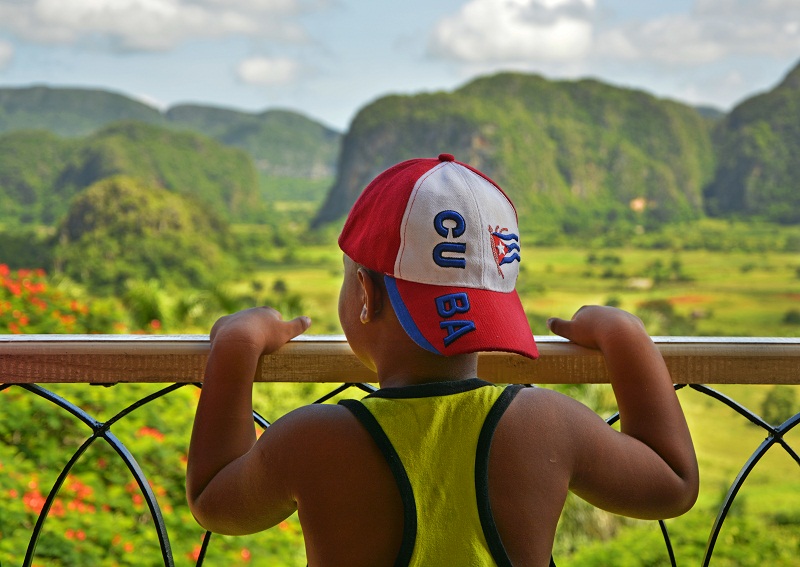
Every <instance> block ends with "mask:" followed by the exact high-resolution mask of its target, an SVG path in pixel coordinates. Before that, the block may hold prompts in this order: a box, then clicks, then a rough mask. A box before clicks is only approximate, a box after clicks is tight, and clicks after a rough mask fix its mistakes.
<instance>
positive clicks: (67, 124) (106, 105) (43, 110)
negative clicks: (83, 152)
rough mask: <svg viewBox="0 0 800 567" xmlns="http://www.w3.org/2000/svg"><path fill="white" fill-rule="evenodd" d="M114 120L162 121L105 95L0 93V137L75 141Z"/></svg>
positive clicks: (39, 90) (31, 90) (140, 106)
mask: <svg viewBox="0 0 800 567" xmlns="http://www.w3.org/2000/svg"><path fill="white" fill-rule="evenodd" d="M118 120H138V121H141V122H148V123H153V124H158V123H161V122H163V121H164V118H163V116H162V115H161V113H160V112H159V111H158V110H156V109H155V108H152V107H150V106H148V105H146V104H144V103H142V102H139V101H136V100H133V99H131V98H128V97H126V96H124V95H121V94H117V93H112V92H107V91H100V90H91V89H67V88H61V89H53V88H50V87H45V86H33V87H23V88H2V89H0V133H4V132H13V131H17V130H48V131H50V132H52V133H54V134H57V135H59V136H63V137H68V138H77V137H81V136H86V135H88V134H91V133H92V132H94V131H96V130H98V129H100V128H102V127H103V126H105V125H107V124H109V123H111V122H116V121H118Z"/></svg>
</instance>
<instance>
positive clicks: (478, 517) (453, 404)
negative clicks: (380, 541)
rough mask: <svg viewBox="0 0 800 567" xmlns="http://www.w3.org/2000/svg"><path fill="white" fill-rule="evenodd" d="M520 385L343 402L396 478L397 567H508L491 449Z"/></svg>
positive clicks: (425, 390) (450, 386)
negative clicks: (493, 491)
mask: <svg viewBox="0 0 800 567" xmlns="http://www.w3.org/2000/svg"><path fill="white" fill-rule="evenodd" d="M520 388H521V386H508V387H505V388H503V387H499V386H495V385H493V384H491V383H489V382H484V381H482V380H479V379H477V378H474V379H468V380H457V381H452V382H437V383H429V384H421V385H416V386H407V387H402V388H384V389H382V390H378V391H377V392H374V393H372V394H370V395H369V396H367V397H366V398H364V399H363V400H361V401H360V402H359V401H356V400H342V401H341V402H340V403H341V404H342V405H345V406H346V407H347V408H348V409H350V411H352V412H353V414H354V415H355V416H356V417H357V418H358V419H359V421H360V422H361V423H362V425H363V426H364V427H365V428H366V429H367V431H368V432H369V433H370V434H371V436H372V438H373V440H374V441H375V443H376V444H377V445H378V447H379V449H380V450H381V452H382V453H383V455H384V457H385V458H386V460H387V462H388V464H389V466H390V468H391V470H392V473H393V474H394V477H395V480H396V482H397V485H398V488H399V489H400V495H401V498H402V501H403V509H404V527H403V540H402V544H401V547H400V552H399V554H398V557H397V561H396V562H395V566H396V567H399V566H410V567H417V566H424V567H431V566H444V565H458V566H459V567H486V566H495V565H496V566H500V567H510V566H511V562H510V561H509V559H508V555H507V553H506V551H505V548H504V547H503V543H502V542H501V540H500V536H499V534H498V532H497V526H496V525H495V522H494V518H493V517H492V511H491V507H490V505H489V489H488V465H489V463H488V460H489V447H490V444H491V440H492V435H493V434H494V430H495V427H496V426H497V423H498V422H499V421H500V417H502V415H503V412H504V411H505V410H506V408H507V407H508V405H509V404H510V403H511V401H512V400H513V398H514V396H515V395H516V394H517V392H518V391H519V390H520Z"/></svg>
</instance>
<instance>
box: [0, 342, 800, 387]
mask: <svg viewBox="0 0 800 567" xmlns="http://www.w3.org/2000/svg"><path fill="white" fill-rule="evenodd" d="M653 340H654V341H655V342H656V344H657V345H658V347H659V349H660V350H661V353H662V355H663V356H664V359H665V360H666V362H667V366H668V367H669V370H670V373H671V375H672V380H673V382H674V383H676V384H798V383H800V371H799V369H800V338H736V337H724V338H720V337H654V338H653ZM537 344H538V346H539V351H540V353H541V357H540V358H539V359H538V360H535V361H534V360H529V359H527V358H523V357H520V356H516V355H510V354H505V353H484V354H481V356H480V358H479V367H478V373H479V375H480V377H481V378H483V379H485V380H489V381H493V382H498V383H517V384H527V383H536V384H575V383H606V382H608V375H607V373H606V369H605V365H604V363H603V359H602V357H601V356H600V354H599V353H598V352H596V351H592V350H589V349H585V348H582V347H579V346H576V345H573V344H571V343H568V342H567V341H565V340H564V339H561V338H558V337H537ZM208 350H209V343H208V337H207V336H204V335H177V336H176V335H173V336H168V335H5V336H3V335H0V380H1V381H2V382H6V383H34V382H35V383H40V384H44V383H73V382H87V383H93V384H111V383H121V382H172V383H183V382H201V381H202V379H203V369H204V367H205V361H206V357H207V356H208ZM258 373H259V375H258V377H257V379H256V380H257V381H263V382H374V381H375V375H374V374H372V373H371V372H370V371H368V370H367V369H366V368H365V367H364V366H363V365H362V364H361V363H360V362H359V361H358V360H357V359H356V357H355V356H354V355H353V353H352V351H351V350H350V347H349V346H348V345H347V343H346V342H345V341H344V339H343V337H341V336H313V335H312V336H301V337H298V338H296V339H294V340H293V341H291V342H290V343H289V344H287V345H285V346H284V347H283V348H281V349H280V350H279V351H278V352H276V353H274V354H273V355H271V356H269V357H264V358H262V360H261V364H260V365H259V369H258Z"/></svg>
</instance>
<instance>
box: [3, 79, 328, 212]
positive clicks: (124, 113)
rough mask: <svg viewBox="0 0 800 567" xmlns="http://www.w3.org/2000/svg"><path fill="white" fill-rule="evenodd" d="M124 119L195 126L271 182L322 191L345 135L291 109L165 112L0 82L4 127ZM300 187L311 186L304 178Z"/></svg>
mask: <svg viewBox="0 0 800 567" xmlns="http://www.w3.org/2000/svg"><path fill="white" fill-rule="evenodd" d="M119 121H136V122H143V123H146V124H153V125H159V126H165V127H170V128H173V129H178V130H189V131H191V132H195V133H198V134H203V135H205V136H208V137H210V138H214V139H216V140H218V141H219V142H222V143H223V144H225V145H228V146H232V147H236V148H241V149H243V150H245V151H246V152H248V153H249V154H250V156H251V158H252V159H253V162H254V163H255V165H256V168H257V169H258V171H259V173H260V174H261V176H262V178H263V179H264V181H265V184H266V185H267V187H272V186H281V184H282V183H284V184H285V182H286V180H289V181H288V183H289V184H290V185H292V186H293V187H297V186H298V183H297V181H296V180H302V181H306V182H309V183H311V185H312V187H313V188H314V191H315V192H316V194H320V192H321V191H324V190H325V189H326V188H327V187H324V185H325V184H324V183H322V185H323V187H322V188H321V189H320V188H319V187H320V181H328V180H330V179H331V178H332V177H333V171H334V167H335V163H336V157H337V155H338V151H339V142H340V138H341V135H340V134H339V133H338V132H336V131H334V130H332V129H330V128H327V127H325V126H323V125H322V124H320V123H319V122H316V121H314V120H312V119H310V118H307V117H306V116H303V115H302V114H298V113H295V112H290V111H285V110H268V111H265V112H262V113H250V112H243V111H237V110H232V109H225V108H218V107H213V106H205V105H197V104H194V105H188V104H187V105H179V106H175V107H173V108H170V109H169V110H167V111H166V112H165V113H161V112H160V111H159V110H157V109H156V108H153V107H151V106H148V105H147V104H145V103H142V102H140V101H137V100H134V99H131V98H129V97H126V96H124V95H121V94H116V93H111V92H107V91H102V90H94V89H67V88H51V87H44V86H35V87H26V88H0V134H3V133H10V132H18V131H20V130H46V131H49V132H52V133H54V134H57V135H59V136H63V137H68V138H81V137H85V136H89V135H93V134H95V133H97V132H98V131H99V130H101V129H103V128H105V127H107V126H108V125H110V124H112V123H115V122H119ZM1 175H2V171H1V170H0V176H1ZM292 180H295V181H294V182H292ZM307 184H308V183H307ZM300 188H301V189H305V186H304V185H303V184H302V183H300ZM268 196H269V195H268ZM321 198H322V195H319V196H318V197H317V199H318V200H321Z"/></svg>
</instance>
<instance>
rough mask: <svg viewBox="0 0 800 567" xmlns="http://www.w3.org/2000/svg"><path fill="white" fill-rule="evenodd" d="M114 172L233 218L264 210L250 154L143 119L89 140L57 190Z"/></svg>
mask: <svg viewBox="0 0 800 567" xmlns="http://www.w3.org/2000/svg"><path fill="white" fill-rule="evenodd" d="M112 175H127V176H129V177H133V178H136V179H139V180H140V181H142V182H144V183H146V184H147V185H151V186H157V187H163V188H165V189H168V190H170V191H173V192H176V193H180V194H182V195H186V196H191V197H193V198H195V199H196V200H197V201H199V202H202V203H205V204H206V205H210V206H212V207H213V208H214V209H215V210H216V211H217V212H218V213H219V214H222V215H223V216H224V217H226V218H228V219H230V220H254V219H257V218H258V215H259V214H261V213H263V206H262V205H261V203H260V200H259V196H258V179H257V175H256V172H255V170H254V168H253V165H252V161H251V160H250V158H249V156H248V155H247V154H246V153H245V152H243V151H241V150H238V149H235V148H230V147H227V146H224V145H222V144H220V143H219V142H216V141H214V140H212V139H210V138H207V137H205V136H201V135H198V134H195V133H192V132H176V131H173V130H170V129H167V128H162V127H159V126H154V125H149V124H144V123H141V122H120V123H116V124H112V125H110V126H108V127H106V128H104V129H103V130H100V131H99V132H97V133H96V134H93V135H92V136H89V137H88V138H86V139H85V140H84V142H83V143H82V144H81V146H80V148H79V149H78V150H77V151H76V152H75V154H74V155H73V157H72V159H71V160H70V161H69V162H68V163H67V165H66V167H65V168H64V170H62V172H61V175H60V176H59V178H58V180H57V181H56V185H55V192H56V193H58V194H62V195H71V194H75V193H76V192H77V191H79V190H80V189H83V188H85V187H88V186H89V185H92V184H93V183H95V182H97V181H100V180H101V179H105V178H107V177H110V176H112Z"/></svg>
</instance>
